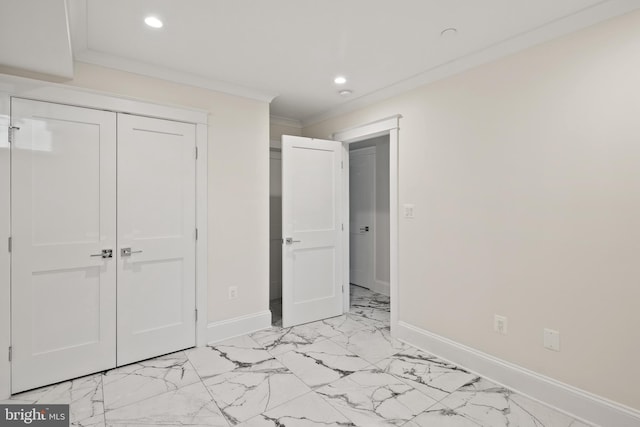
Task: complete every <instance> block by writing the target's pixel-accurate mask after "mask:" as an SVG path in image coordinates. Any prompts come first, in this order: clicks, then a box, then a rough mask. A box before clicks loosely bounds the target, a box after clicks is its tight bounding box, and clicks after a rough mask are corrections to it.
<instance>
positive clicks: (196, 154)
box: [196, 147, 198, 160]
mask: <svg viewBox="0 0 640 427" xmlns="http://www.w3.org/2000/svg"><path fill="white" fill-rule="evenodd" d="M196 160H198V147H196Z"/></svg>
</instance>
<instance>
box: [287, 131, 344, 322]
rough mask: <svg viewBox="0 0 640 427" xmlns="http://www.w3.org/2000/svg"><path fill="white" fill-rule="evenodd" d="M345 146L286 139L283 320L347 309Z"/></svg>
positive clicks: (312, 318)
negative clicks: (343, 164) (344, 293)
mask: <svg viewBox="0 0 640 427" xmlns="http://www.w3.org/2000/svg"><path fill="white" fill-rule="evenodd" d="M342 157H343V148H342V144H341V143H340V142H338V141H326V140H320V139H310V138H303V137H296V136H288V135H285V136H283V137H282V235H283V239H284V242H283V246H282V323H283V326H284V327H289V326H293V325H298V324H302V323H307V322H312V321H316V320H320V319H324V318H328V317H333V316H338V315H340V314H342V312H343V288H344V280H343V277H344V275H343V239H342V236H343V232H342V229H343V227H344V225H343V196H342V194H343V193H342V192H343V182H342V181H343V179H342V169H341V164H342Z"/></svg>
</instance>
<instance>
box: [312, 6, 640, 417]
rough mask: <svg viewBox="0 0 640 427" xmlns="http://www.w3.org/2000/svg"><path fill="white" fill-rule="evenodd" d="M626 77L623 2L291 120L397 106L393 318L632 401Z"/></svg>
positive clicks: (316, 132)
mask: <svg viewBox="0 0 640 427" xmlns="http://www.w3.org/2000/svg"><path fill="white" fill-rule="evenodd" d="M638 76H640V12H634V13H630V14H628V15H625V16H622V17H618V18H615V19H612V20H610V21H607V22H604V23H602V24H599V25H597V26H594V27H591V28H587V29H585V30H582V31H580V32H577V33H574V34H571V35H569V36H566V37H563V38H561V39H558V40H555V41H552V42H549V43H545V44H542V45H539V46H537V47H534V48H531V49H528V50H526V51H523V52H521V53H518V54H515V55H512V56H510V57H507V58H505V59H502V60H499V61H496V62H493V63H491V64H487V65H484V66H481V67H478V68H476V69H474V70H471V71H468V72H465V73H463V74H460V75H458V76H455V77H451V78H448V79H446V80H443V81H440V82H437V83H434V84H430V85H427V86H424V87H422V88H419V89H417V90H414V91H411V92H409V93H406V94H403V95H400V96H397V97H394V98H391V99H388V100H386V101H383V102H380V103H377V104H375V105H372V106H370V107H367V108H364V109H361V110H357V111H354V112H352V113H349V114H346V115H344V116H341V117H338V118H334V119H330V120H328V121H325V122H323V123H319V124H315V125H311V126H307V127H306V128H304V129H303V134H304V135H305V136H310V137H326V135H329V134H331V133H333V132H335V131H338V130H341V129H346V128H349V127H352V126H357V125H361V124H364V123H368V122H371V121H374V120H378V119H381V118H384V117H389V116H392V115H394V114H402V116H403V118H402V119H401V121H400V139H399V147H400V149H399V174H400V175H399V198H400V205H402V204H403V203H413V204H415V219H403V218H401V219H400V224H399V227H400V228H399V245H400V247H399V253H400V260H399V269H400V271H399V275H400V284H399V316H400V320H402V321H404V322H406V323H409V324H411V325H415V326H417V327H419V328H422V329H425V330H428V331H431V332H433V333H435V334H438V335H440V336H443V337H446V338H448V339H450V340H453V341H456V342H459V343H462V344H464V345H466V346H469V347H473V348H475V349H478V350H480V351H483V352H485V353H488V354H490V355H493V356H495V357H498V358H500V359H503V360H507V361H509V362H512V363H514V364H517V365H520V366H523V367H525V368H528V369H531V370H533V371H535V372H538V373H541V374H543V375H547V376H549V377H551V378H554V379H556V380H559V381H561V382H564V383H567V384H570V385H572V386H575V387H578V388H581V389H583V390H586V391H589V392H592V393H595V394H597V395H600V396H603V397H605V398H608V399H611V400H613V401H615V402H618V403H621V404H624V405H628V406H629V407H632V408H635V409H640V393H638V391H637V387H636V384H637V383H638V382H639V381H640V364H639V363H638V360H640V329H639V328H638V325H640V310H638V301H640V286H639V285H638V284H639V283H640V268H639V267H638V266H639V265H640V262H638V256H639V253H640V252H639V251H640V247H639V243H638V242H640V192H639V191H638V189H639V188H640V167H639V165H640V120H639V119H638V118H639V117H640V116H639V115H640V97H639V96H638V93H640V78H639V77H638ZM494 313H498V314H502V315H505V316H507V317H508V321H509V333H508V335H506V336H503V335H498V334H496V333H494V332H493V330H492V322H493V315H494ZM545 327H548V328H553V329H557V330H559V331H560V332H561V351H560V352H552V351H549V350H546V349H544V348H543V346H542V330H543V328H545Z"/></svg>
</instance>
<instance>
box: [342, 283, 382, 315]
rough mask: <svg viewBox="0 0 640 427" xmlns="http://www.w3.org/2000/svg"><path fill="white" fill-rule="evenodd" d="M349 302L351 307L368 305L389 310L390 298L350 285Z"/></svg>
mask: <svg viewBox="0 0 640 427" xmlns="http://www.w3.org/2000/svg"><path fill="white" fill-rule="evenodd" d="M349 302H350V303H351V307H369V308H377V309H379V310H384V311H389V306H390V302H391V299H390V298H389V297H388V296H387V295H382V294H379V293H376V292H373V291H370V290H368V289H365V288H360V287H358V286H351V293H350V298H349Z"/></svg>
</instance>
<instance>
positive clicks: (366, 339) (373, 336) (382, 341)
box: [331, 327, 409, 363]
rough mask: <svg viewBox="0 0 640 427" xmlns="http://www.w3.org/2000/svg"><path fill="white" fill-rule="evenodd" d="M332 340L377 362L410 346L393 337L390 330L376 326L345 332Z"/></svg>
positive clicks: (366, 358)
mask: <svg viewBox="0 0 640 427" xmlns="http://www.w3.org/2000/svg"><path fill="white" fill-rule="evenodd" d="M331 340H332V341H334V342H336V343H338V344H340V345H341V346H343V347H345V348H346V349H347V350H349V351H351V352H352V353H355V354H357V355H358V356H360V357H362V358H363V359H365V360H368V361H369V362H371V363H377V362H379V361H381V360H382V359H385V358H387V357H389V356H392V355H394V354H396V353H398V352H400V351H402V350H406V349H408V348H409V346H408V345H406V344H404V343H402V342H400V341H398V340H397V339H395V338H393V337H392V336H391V332H390V331H388V330H386V329H380V328H375V327H368V328H365V329H358V330H355V331H351V332H348V333H343V334H340V335H338V336H337V337H334V338H331Z"/></svg>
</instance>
